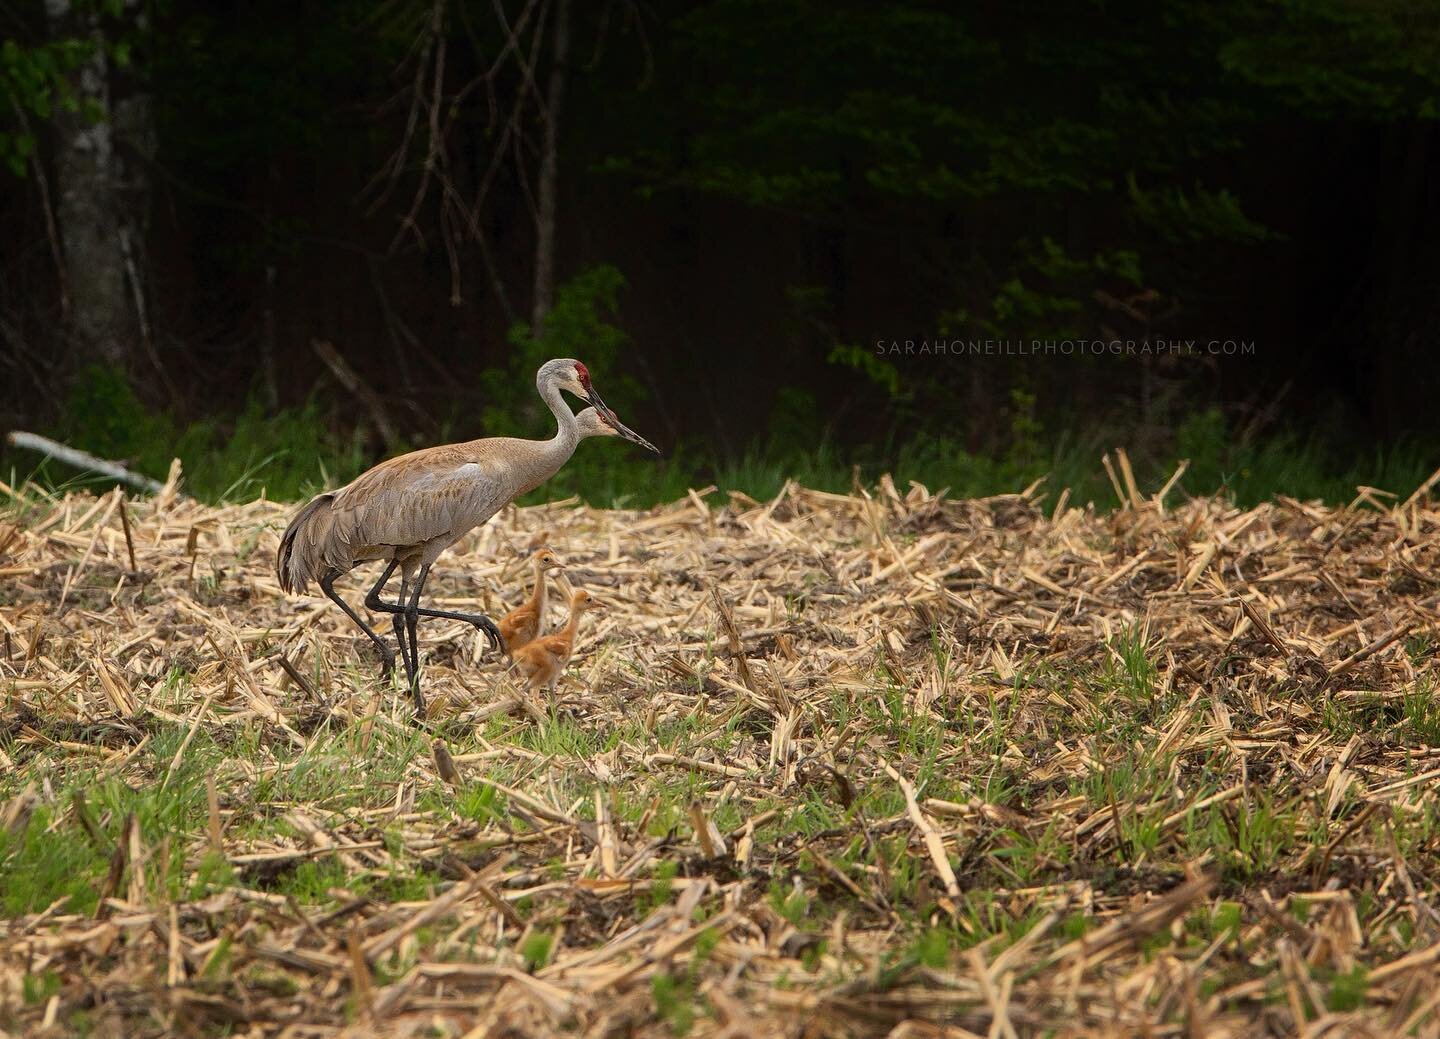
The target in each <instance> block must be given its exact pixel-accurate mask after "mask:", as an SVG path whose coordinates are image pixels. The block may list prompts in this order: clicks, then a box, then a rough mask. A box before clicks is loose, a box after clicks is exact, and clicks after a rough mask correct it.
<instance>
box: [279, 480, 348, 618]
mask: <svg viewBox="0 0 1440 1039" xmlns="http://www.w3.org/2000/svg"><path fill="white" fill-rule="evenodd" d="M334 500H335V495H334V494H332V493H326V494H319V495H316V496H315V497H314V498H312V499H311V500H310V502H309V503H308V504H307V505H305V507H304V508H302V509H301V510H300V511H299V512H297V513H296V514H295V518H294V519H292V520H291V521H290V525H289V526H288V527H286V528H285V533H284V534H282V535H281V536H280V548H279V549H278V550H277V551H276V553H275V576H276V577H278V578H279V579H280V587H281V589H283V590H284V591H285V592H286V593H292V592H299V593H301V594H304V592H305V591H306V589H307V588H308V587H309V584H310V581H312V580H315V579H318V578H320V577H322V576H324V574H325V572H326V570H327V569H329V568H328V567H327V565H326V562H325V556H326V551H325V550H326V548H327V546H328V543H329V540H330V535H331V532H332V530H333V527H334V521H333V519H332V516H331V511H330V504H331V503H332V502H333V501H334Z"/></svg>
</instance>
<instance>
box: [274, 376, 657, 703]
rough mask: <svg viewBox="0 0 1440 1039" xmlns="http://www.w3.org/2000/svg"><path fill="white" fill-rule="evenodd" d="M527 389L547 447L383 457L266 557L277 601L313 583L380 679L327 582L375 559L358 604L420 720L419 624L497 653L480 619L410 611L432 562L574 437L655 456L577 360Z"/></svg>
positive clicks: (539, 476) (491, 626) (516, 444)
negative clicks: (472, 632) (547, 422)
mask: <svg viewBox="0 0 1440 1039" xmlns="http://www.w3.org/2000/svg"><path fill="white" fill-rule="evenodd" d="M535 388H536V389H537V390H539V392H540V397H541V399H542V400H544V401H545V404H546V405H547V406H548V407H549V408H550V411H551V413H553V414H554V416H555V421H556V424H557V428H556V431H555V435H554V436H552V437H551V438H550V439H549V440H519V439H516V438H514V437H488V438H486V439H484V440H471V441H468V442H467V443H463V444H444V445H441V446H439V447H428V448H425V449H423V450H420V451H412V452H411V453H410V454H405V455H400V456H399V457H396V458H391V459H389V460H388V461H384V462H381V463H380V464H379V465H377V466H375V467H374V468H372V469H369V470H367V471H366V472H364V473H361V474H360V475H359V476H358V477H356V478H355V479H354V480H353V481H351V482H350V483H348V484H346V485H345V486H344V487H341V488H340V489H339V490H337V491H327V492H326V493H324V494H320V495H317V496H316V497H315V498H313V499H311V501H310V502H309V503H308V504H307V505H305V506H304V507H303V508H302V509H301V510H300V511H299V512H298V513H296V515H295V518H294V519H292V520H291V521H290V525H289V526H288V527H286V528H285V533H284V534H283V535H282V536H281V538H280V548H279V551H278V552H277V553H276V556H275V572H276V575H277V576H278V577H279V579H280V587H281V588H283V589H284V590H285V591H286V592H304V591H305V590H306V589H307V587H308V586H309V582H310V581H312V580H313V581H316V582H317V583H318V584H319V585H320V590H321V591H323V592H324V593H325V595H326V597H327V598H329V599H330V601H331V602H333V603H335V605H337V606H339V607H340V608H341V609H342V610H344V611H345V615H346V616H348V617H349V618H350V619H351V620H352V621H354V622H355V624H356V625H358V626H359V628H360V630H361V631H363V632H365V634H366V635H368V636H369V637H370V640H371V641H372V642H374V643H375V645H376V647H377V648H378V649H379V650H380V656H381V659H382V660H383V662H384V663H383V665H382V673H383V674H389V673H390V672H391V671H393V670H394V667H395V654H394V653H393V652H391V650H390V647H389V646H387V645H386V644H385V640H384V639H382V638H381V637H380V636H379V635H378V634H377V633H376V632H375V629H374V628H372V627H371V626H370V625H369V624H367V623H365V621H364V619H363V618H361V616H360V615H359V614H358V613H356V612H355V610H354V609H352V608H351V606H350V604H349V603H347V602H346V601H345V600H344V599H342V598H340V596H339V595H338V594H336V592H335V587H334V585H335V579H336V578H338V577H341V576H343V575H344V574H347V573H349V572H350V571H351V570H353V569H354V568H355V567H357V566H359V565H360V564H361V563H367V562H372V561H375V560H381V561H384V562H385V570H384V572H383V573H382V574H381V575H380V579H379V580H378V581H376V582H375V584H374V586H373V587H371V589H370V592H369V594H368V595H366V596H365V605H366V606H367V607H368V608H369V609H371V610H376V611H378V612H381V613H388V614H390V615H391V620H392V622H393V624H394V626H395V638H396V641H397V642H399V643H400V656H401V659H402V660H403V661H404V664H405V675H406V677H407V678H408V679H409V683H410V692H411V694H412V695H413V696H414V697H415V711H416V714H417V715H418V716H420V717H424V714H425V699H424V697H423V696H422V695H421V693H420V652H419V645H418V642H417V636H416V625H417V623H418V621H419V618H421V617H445V618H449V619H451V620H461V621H467V622H468V623H470V624H473V625H475V627H477V628H479V629H480V630H481V631H483V632H484V633H485V634H486V636H487V637H488V638H489V639H490V641H491V643H492V644H493V645H495V646H496V647H497V648H498V647H499V645H500V632H499V629H498V628H496V626H495V623H494V622H493V621H491V620H490V618H488V617H485V616H482V615H480V614H475V613H459V612H457V611H454V610H437V609H430V608H426V607H422V606H421V605H420V595H421V593H422V592H423V591H424V589H425V580H426V578H428V577H429V576H430V567H431V565H432V564H433V563H434V562H435V560H436V559H437V558H438V557H439V555H440V553H442V552H444V551H445V549H447V548H449V547H450V546H451V545H453V544H454V543H455V542H456V541H458V540H459V539H460V538H461V537H462V536H463V535H464V534H466V533H467V532H468V531H470V530H473V529H474V528H475V527H478V526H479V525H480V524H482V523H484V522H485V521H486V520H488V519H489V518H490V517H491V516H493V515H495V513H497V512H499V511H500V510H501V509H502V508H504V507H505V506H506V505H508V504H509V503H510V502H512V501H514V500H515V499H516V498H518V497H519V496H520V495H522V494H525V493H526V492H527V491H531V490H534V489H535V488H536V487H538V486H540V484H542V483H544V482H545V481H546V480H548V479H550V477H552V476H554V475H555V473H556V472H558V471H559V469H560V467H561V466H562V465H564V464H565V463H566V462H567V461H568V460H569V458H570V456H571V455H572V454H574V452H575V445H576V444H578V443H579V442H580V440H582V439H583V438H584V437H587V436H619V437H624V438H625V439H626V440H629V441H632V442H633V443H636V444H639V445H640V446H641V447H645V448H648V449H649V450H651V451H655V453H656V454H659V451H658V449H656V447H655V446H654V445H653V444H651V443H650V442H649V441H648V440H646V439H645V438H644V437H642V436H641V435H640V434H638V433H636V432H634V431H632V430H630V429H628V428H626V426H625V425H624V423H622V422H621V421H620V420H619V418H617V417H616V415H615V413H614V412H613V411H611V410H610V409H609V408H608V407H606V405H605V402H604V401H603V400H601V399H600V395H599V394H598V393H596V392H595V388H594V387H593V386H591V385H590V373H589V371H588V370H586V368H585V366H584V365H583V364H581V363H580V362H579V361H576V360H572V359H570V358H568V357H562V358H557V359H555V360H552V361H546V362H545V363H544V364H542V365H541V366H540V370H539V371H538V372H536V374H535ZM562 391H564V392H567V393H572V394H574V395H575V396H577V397H580V398H583V399H584V400H586V401H588V402H589V403H590V407H589V408H586V409H585V411H584V412H582V413H581V414H580V415H579V416H576V415H573V414H571V412H570V408H569V406H568V405H566V403H565V398H564V397H563V396H562V395H561V392H562ZM397 567H398V568H399V569H400V594H399V596H398V598H397V599H396V601H395V602H386V601H384V600H383V599H381V598H380V592H381V590H382V589H383V588H384V587H385V583H386V582H387V581H389V580H390V575H391V574H393V573H394V572H395V569H396V568H397ZM407 636H408V646H407V644H406V643H407Z"/></svg>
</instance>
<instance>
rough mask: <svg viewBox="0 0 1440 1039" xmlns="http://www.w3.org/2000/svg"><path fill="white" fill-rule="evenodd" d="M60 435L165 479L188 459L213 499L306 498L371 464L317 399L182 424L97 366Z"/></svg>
mask: <svg viewBox="0 0 1440 1039" xmlns="http://www.w3.org/2000/svg"><path fill="white" fill-rule="evenodd" d="M58 426H59V428H58V430H57V431H56V432H57V436H58V437H59V439H61V440H62V441H64V442H66V443H68V444H71V445H72V446H75V447H78V448H81V449H82V450H85V451H89V452H90V453H92V454H95V455H97V456H99V457H101V458H108V459H117V460H124V461H125V462H127V463H128V464H129V465H130V467H131V468H133V469H135V470H136V471H137V472H140V473H143V474H145V475H147V476H151V477H154V478H155V479H158V480H163V479H164V478H165V475H166V473H167V472H169V469H170V461H171V459H173V458H179V459H180V460H181V463H182V466H183V470H184V475H185V486H186V489H187V490H188V491H189V492H190V493H191V494H194V495H195V496H196V497H198V498H202V499H205V500H208V501H231V500H236V499H246V500H248V499H251V498H254V497H255V496H256V495H258V494H260V493H262V492H263V493H265V494H267V495H269V496H270V497H272V498H276V499H280V500H293V499H296V498H301V497H305V496H307V495H309V494H311V493H313V492H314V491H317V490H320V489H321V488H323V487H325V486H333V485H335V484H336V483H343V482H345V481H348V480H350V479H352V478H353V477H354V476H356V475H357V474H358V473H359V472H360V471H361V470H362V469H363V468H364V467H365V463H366V456H365V453H364V450H363V447H362V445H361V443H360V441H359V440H358V438H357V437H356V436H355V435H353V434H352V435H351V436H350V437H349V438H348V439H347V438H344V437H342V436H340V435H338V434H336V433H334V432H332V429H331V426H330V423H329V422H327V420H326V418H325V417H324V416H323V415H322V414H321V412H320V410H319V408H318V406H317V405H316V404H314V403H313V402H312V403H309V404H306V405H305V406H304V407H301V408H295V409H287V410H283V411H280V412H278V413H273V414H267V413H266V412H265V410H264V409H263V408H262V406H261V405H260V404H259V402H258V401H254V400H252V401H250V403H248V404H247V405H246V406H245V409H244V410H243V411H242V412H241V413H240V414H239V415H237V416H235V417H234V418H233V419H231V420H230V421H229V422H222V421H219V420H216V419H202V420H200V421H197V422H191V423H186V424H182V423H180V422H177V421H176V420H175V419H173V418H172V417H170V416H169V415H167V414H165V413H163V412H157V411H154V410H153V409H151V408H149V407H147V406H146V405H145V404H144V403H143V402H142V401H141V400H140V398H139V397H138V396H137V395H136V394H135V391H134V390H133V389H132V388H131V387H130V384H129V382H127V381H126V379H125V377H124V376H123V375H122V374H120V373H119V372H117V371H114V370H113V369H108V368H103V367H99V366H92V367H90V368H88V369H86V370H84V371H82V372H81V373H80V374H79V375H78V376H77V377H76V379H75V380H74V382H73V384H72V388H71V391H70V395H69V397H68V399H67V401H66V405H65V409H64V412H63V414H62V415H61V417H60V420H59V424H58Z"/></svg>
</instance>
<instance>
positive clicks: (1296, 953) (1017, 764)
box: [0, 481, 1440, 1037]
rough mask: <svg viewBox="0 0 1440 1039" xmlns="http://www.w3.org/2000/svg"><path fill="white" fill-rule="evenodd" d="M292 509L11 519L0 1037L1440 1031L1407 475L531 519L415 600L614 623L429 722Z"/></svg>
mask: <svg viewBox="0 0 1440 1039" xmlns="http://www.w3.org/2000/svg"><path fill="white" fill-rule="evenodd" d="M289 511H290V507H288V506H281V505H275V504H270V503H264V502H262V503H256V504H251V505H245V506H232V507H227V508H207V507H203V506H200V505H197V504H194V503H189V502H184V501H179V500H176V498H175V497H174V496H173V494H165V495H162V496H161V497H160V498H158V499H155V500H145V501H131V502H129V503H128V505H125V506H123V507H122V504H121V499H120V498H118V497H117V496H116V495H113V494H112V495H105V496H102V497H98V498H96V497H91V496H88V495H81V494H72V495H69V496H66V497H64V498H63V499H49V498H46V497H45V496H44V495H42V494H41V493H40V492H38V491H33V490H27V491H25V492H23V493H22V494H21V495H20V496H19V498H18V499H17V500H16V501H15V502H14V504H12V506H10V508H9V511H8V514H7V515H4V516H0V575H3V578H4V581H3V584H0V629H3V630H0V687H3V689H4V694H5V700H4V704H3V711H0V775H3V777H4V778H3V780H0V784H3V785H0V810H3V812H4V818H3V819H0V824H3V826H0V828H3V831H4V834H3V836H0V904H3V907H4V919H3V920H0V1029H3V1030H8V1032H9V1033H10V1034H12V1035H34V1036H38V1035H45V1034H56V1035H58V1034H68V1033H70V1032H75V1031H81V1030H87V1029H88V1030H90V1031H91V1032H92V1033H93V1034H98V1035H120V1034H124V1035H169V1034H179V1035H190V1034H195V1035H199V1034H219V1033H220V1032H222V1031H226V1030H228V1032H229V1034H235V1035H251V1036H294V1037H302V1036H328V1035H334V1034H337V1033H341V1032H344V1033H345V1034H351V1035H372V1034H383V1035H412V1034H415V1035H426V1034H440V1035H450V1034H457V1035H458V1034H468V1035H474V1036H502V1035H505V1036H511V1035H514V1036H519V1035H527V1036H528V1035H536V1036H539V1035H550V1034H557V1033H559V1032H564V1033H565V1034H574V1035H583V1036H606V1035H609V1036H616V1035H641V1036H665V1035H672V1034H680V1033H684V1032H686V1031H688V1032H689V1034H692V1035H697V1036H722V1035H723V1036H733V1037H742V1036H760V1035H786V1036H802V1035H806V1036H821V1035H824V1036H829V1035H855V1036H860V1035H876V1036H879V1035H890V1036H896V1037H899V1036H910V1037H932V1036H937V1037H938V1036H964V1035H970V1034H980V1035H987V1034H988V1035H992V1036H1010V1035H1029V1034H1035V1033H1040V1032H1046V1031H1050V1032H1053V1033H1056V1034H1091V1035H1114V1034H1140V1033H1142V1032H1144V1033H1148V1034H1151V1035H1177V1034H1185V1035H1193V1036H1208V1035H1234V1036H1241V1035H1247V1036H1248V1035H1257V1034H1264V1033H1266V1032H1268V1033H1272V1034H1277V1035H1278V1034H1294V1033H1295V1032H1296V1031H1297V1030H1298V1029H1300V1028H1304V1029H1306V1030H1307V1034H1315V1035H1318V1034H1320V1033H1322V1032H1327V1031H1328V1034H1376V1035H1380V1034H1400V1033H1402V1032H1406V1031H1410V1032H1413V1033H1414V1034H1421V1035H1432V1036H1433V1035H1436V1034H1440V1024H1437V1003H1440V983H1437V962H1440V917H1437V913H1436V909H1435V902H1436V897H1437V882H1440V826H1437V822H1440V815H1437V811H1436V800H1435V796H1434V792H1433V791H1434V785H1435V783H1436V780H1437V777H1440V746H1437V744H1440V701H1437V699H1436V696H1435V692H1434V672H1435V660H1434V645H1435V644H1434V641H1433V639H1434V633H1435V623H1436V616H1437V615H1436V607H1437V603H1440V583H1437V578H1436V576H1435V575H1436V574H1440V567H1437V566H1436V557H1437V545H1436V541H1435V538H1436V530H1437V526H1440V512H1437V511H1436V510H1435V509H1433V508H1432V507H1431V506H1430V505H1429V504H1428V502H1427V501H1425V500H1423V499H1417V500H1412V501H1409V502H1406V503H1404V504H1403V505H1396V504H1394V503H1393V501H1392V502H1389V503H1386V502H1384V501H1382V499H1381V498H1380V497H1379V496H1378V495H1377V494H1375V493H1373V492H1368V491H1367V492H1365V493H1363V494H1362V496H1361V498H1360V499H1357V501H1356V503H1355V504H1354V505H1352V506H1351V507H1350V508H1345V509H1331V508H1325V507H1320V506H1317V505H1312V504H1302V503H1300V502H1296V501H1290V500H1285V499H1281V500H1279V501H1277V502H1275V503H1272V504H1266V505H1262V506H1260V507H1259V508H1256V509H1252V510H1249V511H1240V510H1237V509H1235V508H1233V507H1230V506H1227V505H1225V504H1223V503H1219V502H1215V501H1194V502H1190V503H1187V504H1184V505H1181V506H1178V507H1175V508H1173V509H1170V510H1166V509H1164V508H1162V507H1161V505H1160V504H1159V503H1158V502H1155V501H1151V500H1145V499H1141V498H1140V497H1139V496H1138V495H1133V501H1132V502H1131V504H1130V505H1129V506H1127V507H1126V508H1125V509H1123V510H1121V511H1118V512H1115V513H1113V514H1110V515H1096V514H1095V513H1094V512H1093V511H1087V510H1079V509H1073V508H1065V507H1064V506H1063V505H1061V506H1060V507H1059V508H1058V509H1055V508H1050V509H1045V510H1042V509H1041V508H1040V507H1039V506H1038V504H1037V502H1036V501H1035V500H1032V498H1029V497H1025V496H1020V495H1017V496H1009V497H1002V498H994V499H988V500H983V501H946V500H940V499H937V498H934V497H932V496H930V495H929V494H928V493H927V492H925V491H924V490H923V489H922V488H914V489H912V490H911V491H910V492H909V493H906V494H903V495H902V494H900V493H897V492H896V490H895V488H894V487H893V485H891V484H890V483H889V482H888V481H882V484H881V486H880V487H879V489H877V490H876V491H875V493H874V494H873V495H860V494H857V495H855V496H840V495H834V494H823V493H817V492H814V491H808V490H804V489H800V488H796V487H791V488H787V489H786V491H785V492H784V493H782V494H781V495H780V496H779V497H778V498H776V499H775V500H774V501H771V502H767V503H756V502H753V501H750V500H747V499H745V498H743V497H741V496H732V499H731V500H729V501H728V502H722V501H720V500H719V499H718V498H716V497H715V496H702V495H692V496H690V497H689V498H688V499H686V500H683V501H680V502H677V503H675V504H673V505H671V506H668V507H665V508H660V509H656V510H653V511H651V512H645V513H637V512H623V511H600V510H594V509H587V508H579V507H574V506H573V504H563V503H562V504H560V505H554V506H546V507H539V508H528V509H521V510H512V511H508V512H506V513H505V514H504V515H502V516H501V517H499V518H498V519H497V520H496V521H495V522H494V523H492V524H491V525H490V526H489V527H487V528H485V529H483V530H481V531H479V532H477V533H475V534H474V535H472V536H470V537H468V538H466V539H465V540H464V541H463V542H462V543H461V544H460V545H459V546H457V551H456V552H455V553H453V554H450V555H447V556H446V557H444V558H442V560H441V564H440V567H439V572H438V575H437V576H436V578H435V579H434V580H433V581H432V584H431V590H432V592H433V593H434V594H436V595H437V596H438V597H439V598H440V599H441V600H442V601H444V602H445V603H447V604H449V605H452V606H455V607H460V608H473V607H479V608H482V609H486V610H491V611H497V610H500V609H502V608H503V606H504V605H506V604H510V605H513V604H514V603H515V602H516V601H517V600H518V599H519V597H520V596H521V595H523V593H524V591H525V589H524V587H523V586H524V583H525V581H526V580H527V578H526V574H527V568H526V567H525V565H524V562H523V554H524V552H525V550H526V549H527V548H528V547H529V546H531V545H532V544H534V543H536V541H537V539H538V538H540V537H541V536H542V532H548V539H549V542H550V544H552V545H553V546H554V547H555V548H556V549H557V551H559V552H560V553H562V554H563V555H564V557H565V558H566V560H567V561H568V563H569V565H570V569H569V578H570V580H571V581H573V582H574V583H575V584H577V585H581V586H584V587H587V588H590V589H592V590H594V591H597V592H599V593H600V594H601V595H602V596H603V597H605V598H606V599H607V600H608V602H609V603H610V606H611V609H610V610H609V611H608V612H607V613H606V614H604V615H602V616H601V617H600V618H599V620H598V622H597V623H591V624H590V625H588V627H587V629H585V630H583V631H582V637H581V640H580V646H581V655H580V660H579V662H578V664H577V665H575V666H572V669H571V673H570V678H569V679H568V680H567V682H566V683H565V684H564V685H563V686H562V688H561V691H560V696H559V702H558V703H557V704H556V705H554V707H553V709H551V710H550V711H549V712H548V713H546V714H545V715H542V716H541V718H540V719H539V720H537V719H536V718H534V717H532V715H531V714H529V713H527V712H525V711H524V710H517V709H516V703H515V701H514V700H513V690H512V689H511V687H510V686H509V684H508V683H507V681H506V680H505V679H504V678H503V676H501V675H500V670H499V668H498V666H497V665H496V664H495V663H494V662H493V661H492V660H490V659H489V658H488V657H482V654H481V649H482V648H483V647H482V644H481V642H480V636H479V635H478V634H477V633H475V632H474V631H473V630H471V629H470V628H468V627H467V626H465V625H463V624H458V623H448V622H425V623H423V624H422V626H421V637H422V651H423V653H424V656H425V658H426V661H427V688H428V691H429V694H430V699H431V703H432V716H431V720H430V723H429V725H430V728H429V730H428V731H423V732H422V731H419V730H417V729H415V728H414V727H413V726H412V725H411V724H410V717H409V708H408V703H407V701H406V698H405V697H404V695H403V693H401V692H400V691H399V690H397V689H396V688H394V687H392V686H390V685H388V684H382V683H381V682H380V681H379V680H378V679H377V677H376V675H375V670H376V668H375V657H374V656H373V653H372V651H371V649H370V647H369V646H368V645H367V644H366V643H365V641H364V640H363V638H361V637H359V636H358V635H357V633H356V632H355V631H354V629H352V628H351V627H350V626H349V625H348V624H347V622H346V621H345V619H344V618H343V617H342V616H341V615H340V613H339V611H337V610H335V609H334V608H333V607H330V606H329V604H327V603H325V602H324V601H323V600H321V599H318V598H307V599H291V598H286V597H284V596H282V595H281V594H280V593H279V590H278V588H277V587H276V582H275V578H274V575H273V573H272V571H271V560H272V558H273V554H274V549H275V544H276V537H277V533H278V531H279V530H280V529H281V528H282V526H283V524H284V522H285V519H286V516H287V513H288V512H289ZM7 521H8V522H7ZM127 526H128V530H129V542H130V544H129V546H127V535H126V527H127ZM132 551H133V557H132V555H131V552H132ZM360 577H361V579H360V580H356V581H354V582H352V584H351V587H350V594H351V597H352V599H354V600H357V601H358V599H359V597H360V592H359V588H360V587H361V585H362V584H363V575H360ZM557 613H558V609H557ZM437 743H438V746H439V748H440V749H438V750H437ZM447 755H448V759H449V760H447Z"/></svg>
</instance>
